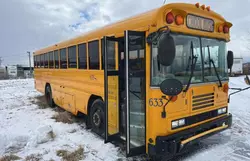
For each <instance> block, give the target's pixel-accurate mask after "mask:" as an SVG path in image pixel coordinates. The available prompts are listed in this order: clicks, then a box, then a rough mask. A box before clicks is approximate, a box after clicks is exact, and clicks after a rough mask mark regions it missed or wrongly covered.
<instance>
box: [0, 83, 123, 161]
mask: <svg viewBox="0 0 250 161" xmlns="http://www.w3.org/2000/svg"><path fill="white" fill-rule="evenodd" d="M39 96H41V94H40V93H39V92H37V91H36V90H35V89H34V80H33V79H26V80H5V81H0V156H2V155H4V154H6V153H15V154H16V155H17V156H20V157H22V158H25V157H26V156H28V155H31V154H41V155H42V156H43V157H42V158H43V160H50V159H53V160H61V158H60V157H58V156H57V155H56V151H57V150H69V151H74V150H76V149H77V148H78V147H79V146H82V147H83V149H84V156H85V160H110V161H112V160H117V159H119V158H121V159H122V158H124V157H123V156H121V154H119V153H118V148H117V147H115V146H114V145H112V144H104V142H103V140H102V139H100V138H98V137H97V136H95V135H94V134H93V133H91V132H90V131H89V130H86V129H85V128H83V126H80V125H79V124H77V123H74V124H64V123H60V122H55V120H54V119H51V117H52V116H54V115H55V114H56V113H57V112H56V111H54V110H52V109H50V108H46V109H39V107H38V106H39V105H37V104H34V103H33V102H32V101H35V98H36V97H39ZM51 130H53V133H54V135H55V138H54V139H53V138H50V137H51V136H49V135H48V136H46V135H47V133H46V132H50V131H51ZM46 137H47V138H46Z"/></svg>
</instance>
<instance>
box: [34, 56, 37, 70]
mask: <svg viewBox="0 0 250 161" xmlns="http://www.w3.org/2000/svg"><path fill="white" fill-rule="evenodd" d="M36 58H37V56H33V60H34V68H36V67H37V61H36Z"/></svg>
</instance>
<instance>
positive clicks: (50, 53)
mask: <svg viewBox="0 0 250 161" xmlns="http://www.w3.org/2000/svg"><path fill="white" fill-rule="evenodd" d="M48 55H49V69H54V68H55V63H54V51H50V52H48ZM50 55H52V57H53V58H52V60H53V61H52V62H53V67H52V68H51V66H50V63H51V60H50Z"/></svg>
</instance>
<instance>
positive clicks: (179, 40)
mask: <svg viewBox="0 0 250 161" xmlns="http://www.w3.org/2000/svg"><path fill="white" fill-rule="evenodd" d="M171 36H172V37H173V38H174V40H175V47H176V57H175V59H174V62H173V64H172V65H171V66H168V67H167V66H163V65H160V64H159V63H158V57H157V55H158V48H157V46H156V45H152V62H151V66H152V68H151V72H152V73H151V76H152V78H151V85H152V86H159V85H160V84H161V82H162V81H164V80H165V79H167V78H175V79H178V80H179V81H181V82H182V83H183V84H184V85H186V84H187V83H188V81H189V78H190V75H191V64H192V63H191V62H192V53H191V42H192V43H193V50H194V56H196V57H197V62H196V65H195V70H194V73H193V77H192V79H191V83H192V84H194V83H204V82H215V81H218V78H217V76H216V73H215V69H214V67H213V64H212V63H210V61H209V57H210V59H212V60H213V61H214V64H215V67H216V70H217V72H218V74H219V77H220V79H221V80H228V75H227V65H226V43H225V42H224V41H219V40H216V39H207V38H199V37H195V36H188V35H177V34H171ZM201 44H202V49H201ZM208 47H209V49H210V56H209V54H208ZM201 50H202V53H201ZM202 55H203V57H202ZM166 56H167V54H166ZM202 62H204V65H203V63H202ZM203 69H204V76H203V71H202V70H203Z"/></svg>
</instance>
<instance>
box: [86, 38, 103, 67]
mask: <svg viewBox="0 0 250 161" xmlns="http://www.w3.org/2000/svg"><path fill="white" fill-rule="evenodd" d="M96 42H97V50H98V51H97V53H98V59H96V60H98V62H97V63H96V64H97V65H98V68H92V66H91V62H92V61H91V58H95V56H96V55H94V56H93V57H91V56H90V54H91V53H90V49H91V48H90V45H92V43H96ZM91 47H92V46H91ZM95 48H96V47H93V49H95ZM93 49H91V50H93ZM92 60H93V59H92ZM100 61H101V60H100V41H99V39H97V40H92V41H89V42H88V65H89V66H88V67H89V70H100V68H101V65H100Z"/></svg>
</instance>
